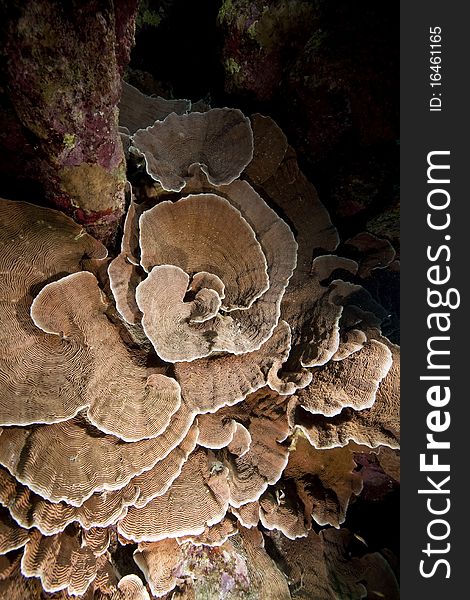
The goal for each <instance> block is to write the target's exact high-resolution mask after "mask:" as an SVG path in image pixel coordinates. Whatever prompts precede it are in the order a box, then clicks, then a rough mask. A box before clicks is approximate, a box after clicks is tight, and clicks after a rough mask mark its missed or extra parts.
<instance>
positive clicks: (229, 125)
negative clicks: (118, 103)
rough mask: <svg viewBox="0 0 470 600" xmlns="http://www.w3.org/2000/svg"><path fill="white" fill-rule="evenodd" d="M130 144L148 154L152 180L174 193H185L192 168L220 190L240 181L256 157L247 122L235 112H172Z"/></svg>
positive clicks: (136, 134) (140, 132)
mask: <svg viewBox="0 0 470 600" xmlns="http://www.w3.org/2000/svg"><path fill="white" fill-rule="evenodd" d="M132 143H133V145H134V146H135V147H136V148H137V149H138V150H139V151H140V152H141V153H142V154H143V155H144V157H145V162H146V165H147V171H148V173H149V175H150V176H151V177H153V178H154V179H155V180H156V181H158V182H159V183H160V184H161V185H162V187H163V189H164V190H167V191H173V192H179V191H181V190H182V189H183V188H184V186H185V184H186V181H187V179H188V177H189V168H190V167H191V166H192V165H195V164H196V165H200V166H201V169H202V170H203V172H204V173H205V174H206V176H207V178H208V180H209V181H210V182H211V183H213V184H214V185H222V184H225V183H230V182H231V181H233V180H234V179H236V178H237V177H238V176H239V175H240V173H241V172H242V171H243V169H244V168H245V167H246V165H247V164H248V163H249V162H250V160H251V159H252V157H253V134H252V130H251V127H250V123H249V120H248V119H247V117H245V116H244V115H243V113H242V112H241V111H239V110H238V109H232V108H214V109H211V110H209V111H206V112H202V113H198V112H193V113H190V114H187V115H181V116H179V115H176V114H174V113H172V114H170V115H168V116H167V117H166V118H165V119H164V120H163V121H156V122H155V123H154V124H153V125H152V126H150V127H147V128H146V129H140V130H138V131H136V133H135V134H134V135H133V138H132Z"/></svg>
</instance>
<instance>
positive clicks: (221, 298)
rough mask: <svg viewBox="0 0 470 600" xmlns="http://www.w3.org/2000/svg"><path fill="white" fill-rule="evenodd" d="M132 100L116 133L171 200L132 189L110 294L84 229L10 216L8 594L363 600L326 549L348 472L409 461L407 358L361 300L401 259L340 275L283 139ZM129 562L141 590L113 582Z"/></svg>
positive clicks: (227, 119) (0, 497)
mask: <svg viewBox="0 0 470 600" xmlns="http://www.w3.org/2000/svg"><path fill="white" fill-rule="evenodd" d="M139 94H140V93H139V92H137V91H136V90H133V89H132V88H131V87H130V86H125V88H124V95H123V99H122V103H121V107H122V108H121V121H122V124H123V125H124V126H126V127H128V130H129V135H130V136H131V140H130V143H132V144H133V147H134V148H137V149H139V151H140V152H141V153H142V154H143V155H144V156H145V162H146V166H147V169H148V172H149V173H150V174H151V175H152V177H153V178H154V179H155V180H156V181H157V182H158V183H156V184H155V188H154V190H153V192H152V193H148V188H146V191H145V198H144V196H143V192H142V190H141V189H140V190H139V186H136V189H134V190H131V189H130V186H129V188H128V199H129V201H130V204H129V210H128V214H127V218H126V221H125V223H124V230H123V239H122V243H121V248H120V253H119V254H118V255H117V256H115V257H114V258H113V260H112V261H111V262H110V264H109V265H108V268H107V273H106V272H105V270H106V261H105V256H106V251H105V249H104V247H103V246H101V244H99V243H98V242H96V241H95V240H93V238H91V237H90V236H88V235H87V234H86V233H84V232H83V231H82V229H81V228H80V227H79V226H77V225H75V224H74V223H73V222H72V221H71V220H70V219H68V218H66V217H64V216H63V215H61V214H60V213H57V212H54V211H51V210H47V209H43V208H39V207H36V206H33V205H30V204H25V203H21V202H9V201H6V200H5V201H1V202H0V219H1V223H2V225H3V228H2V234H1V236H2V237H1V244H2V248H3V251H2V256H1V259H0V260H1V262H2V278H3V285H2V297H1V306H0V309H1V310H0V318H1V319H2V325H3V328H2V342H5V343H4V344H2V349H1V350H0V358H1V365H0V368H1V371H0V373H1V377H2V382H4V393H3V394H2V399H1V404H0V407H1V420H0V424H2V425H3V429H2V430H1V431H0V465H1V467H0V482H1V488H0V504H1V505H2V508H1V527H0V529H1V532H0V533H1V540H0V541H1V545H2V553H3V554H5V557H4V559H2V560H3V562H2V565H1V569H2V572H3V573H4V575H3V577H4V583H1V582H0V590H1V589H2V588H1V586H2V585H3V589H4V590H5V593H10V591H11V590H13V589H17V590H20V591H19V593H20V594H21V593H25V594H28V593H33V594H34V593H36V591H37V590H38V589H41V588H42V589H43V590H44V591H46V592H51V593H57V594H59V593H60V594H61V597H63V598H66V597H67V596H68V595H83V596H84V597H85V598H88V597H90V598H91V597H92V596H93V595H94V596H95V597H96V598H103V599H107V598H110V599H112V600H115V599H116V600H117V599H121V598H122V599H125V598H127V599H132V598H135V599H136V600H137V599H140V600H142V599H146V598H149V597H150V594H153V595H154V596H157V597H159V596H162V595H164V594H165V593H167V592H169V591H171V590H172V589H174V588H175V586H179V587H180V590H181V593H186V592H187V595H188V597H189V595H190V594H191V593H192V592H191V590H193V591H194V590H197V589H199V588H198V586H199V585H201V586H202V585H203V584H202V583H201V579H200V575H197V576H196V575H194V573H196V572H199V571H198V570H197V568H196V569H193V566H192V565H194V564H195V562H197V561H198V560H202V557H203V556H205V558H204V560H206V559H207V560H208V561H209V563H210V564H214V565H218V567H217V568H219V567H220V565H221V564H223V565H225V566H224V569H226V571H224V576H223V577H222V579H221V580H220V581H218V583H217V585H216V587H215V588H212V592H211V593H219V592H220V594H222V591H220V590H229V591H230V590H232V589H234V590H238V591H240V590H241V591H240V593H244V594H248V593H253V594H258V596H256V595H254V596H253V598H254V597H262V598H279V600H281V599H282V600H284V599H285V598H290V597H291V590H292V585H291V590H289V585H288V581H290V582H291V583H292V581H297V579H298V576H299V575H298V571H299V569H301V567H300V566H299V561H300V558H298V552H301V553H302V552H305V553H309V554H312V557H311V560H312V565H313V566H312V569H314V571H315V575H311V576H310V575H309V576H308V577H306V578H305V584H306V585H307V588H308V590H309V593H313V594H317V596H315V597H318V598H319V599H320V598H321V599H322V600H323V598H325V600H326V598H329V597H334V596H333V594H334V593H339V592H338V590H340V591H341V593H345V594H346V593H347V594H349V596H350V597H354V598H355V597H357V598H361V597H364V590H365V588H364V585H363V583H362V581H363V579H364V577H365V576H364V577H363V573H364V572H365V570H364V569H365V567H364V565H363V564H362V563H361V564H359V563H357V564H356V563H355V562H353V561H352V562H351V561H349V559H347V552H346V550H345V547H346V541H345V539H346V538H345V537H344V535H346V534H344V535H343V533H342V532H340V533H338V534H336V533H331V532H330V530H326V531H325V532H324V533H322V534H320V535H317V534H316V533H314V532H313V531H312V527H313V526H314V523H316V524H319V525H321V526H325V525H332V526H333V527H336V528H338V527H340V525H341V524H342V523H343V522H344V520H345V517H346V513H347V509H348V505H349V503H350V502H352V501H354V499H355V498H356V496H358V495H359V494H360V492H361V489H362V478H361V474H360V472H359V471H356V469H355V468H356V462H355V457H356V456H357V455H356V454H355V453H358V452H363V453H364V452H367V451H368V449H367V447H369V448H371V447H372V448H375V447H377V446H389V447H396V446H397V438H398V417H397V409H398V389H397V380H398V366H399V362H398V348H397V347H396V346H394V345H393V344H391V343H390V342H389V341H388V340H387V339H386V338H385V337H383V336H382V335H381V334H380V330H379V327H378V325H379V321H380V319H379V317H377V315H376V314H375V313H374V311H375V312H376V313H380V311H379V310H378V309H377V304H376V303H374V302H373V301H372V299H371V298H370V296H368V295H367V293H366V292H365V291H364V290H363V288H362V287H361V285H360V277H361V276H362V275H364V276H366V275H368V274H369V273H370V271H371V270H372V269H374V268H377V267H382V266H383V265H386V264H387V261H389V260H391V259H392V258H393V256H392V251H391V250H390V247H389V245H387V244H386V243H381V242H380V240H377V239H375V238H374V239H371V238H370V237H368V236H362V237H356V238H355V239H352V240H350V241H349V242H350V243H349V246H351V247H354V248H355V249H356V251H357V252H356V255H355V256H354V258H356V259H358V260H359V257H358V256H357V253H358V252H361V251H363V250H370V252H368V258H367V259H364V260H363V261H362V262H361V261H360V260H359V262H356V261H355V260H352V259H351V258H348V257H344V256H334V255H332V254H331V252H332V251H334V250H335V249H336V247H337V244H338V236H337V233H336V230H335V229H334V227H333V226H332V224H331V221H330V219H329V216H328V213H327V212H326V210H325V209H324V207H323V206H322V205H321V203H320V202H319V200H318V197H317V195H316V192H315V189H314V188H313V186H312V185H311V184H310V183H309V182H308V181H307V179H306V178H305V176H304V175H303V174H302V173H301V171H300V170H299V168H298V165H297V162H296V159H295V155H294V153H293V151H292V149H290V148H289V146H288V144H287V140H286V138H285V136H284V135H283V133H282V132H281V131H280V129H279V128H278V127H277V126H276V125H275V123H274V122H273V121H272V120H271V119H269V118H267V117H262V116H260V115H255V116H254V117H253V118H252V120H251V123H250V121H249V120H248V119H247V118H246V117H244V115H243V114H242V113H241V112H240V111H238V110H233V109H214V110H207V111H206V112H204V113H190V114H184V115H180V116H178V115H176V114H174V113H173V114H170V115H169V116H166V115H165V111H167V110H170V108H176V109H177V110H178V111H180V112H187V111H188V110H189V108H188V106H187V105H186V104H184V103H182V104H177V103H176V104H172V105H171V107H167V106H166V104H165V103H163V102H162V101H161V100H160V99H149V98H145V97H144V96H143V95H139ZM132 98H134V100H136V103H135V106H134V104H133V102H134V101H133V100H132ZM159 111H160V112H159ZM156 118H157V119H163V120H157V121H156V122H155V123H154V122H153V120H154V119H156ZM148 120H151V121H150V122H147V121H148ZM126 123H127V125H126ZM145 127H146V128H147V129H144V128H145ZM139 128H140V129H139ZM137 129H139V130H138V131H136V130H137ZM131 134H133V135H131ZM175 136H176V137H175ZM175 139H176V143H175V142H174V140H175ZM253 143H254V146H253ZM240 175H241V177H240ZM255 188H256V189H255ZM283 217H285V218H286V219H287V220H288V221H289V224H287V223H286V221H285V220H284V218H283ZM290 225H291V226H292V228H291V226H290ZM382 255H383V256H382ZM18 257H19V258H18ZM12 267H13V268H12ZM350 279H354V281H351V280H350ZM364 298H365V299H366V300H367V301H366V302H362V300H363V299H364ZM358 299H361V301H359V300H358ZM113 300H114V302H113ZM350 441H354V442H356V443H358V444H362V445H363V446H361V447H360V448H358V447H357V446H354V447H353V446H352V445H350V444H349V442H350ZM387 456H388V455H387V454H384V455H383V456H382V455H380V454H379V455H378V457H379V458H380V457H381V458H382V459H383V462H384V465H385V464H386V462H387ZM388 458H390V460H389V462H390V464H391V466H390V469H391V470H393V472H394V473H395V471H396V466H397V465H396V461H393V459H392V458H391V457H388ZM356 460H357V458H356ZM387 464H388V463H387ZM384 468H387V467H386V466H384ZM261 528H263V530H264V531H267V532H268V533H269V535H270V536H271V537H272V540H274V542H275V544H276V545H277V547H278V551H279V552H280V554H281V555H282V554H284V553H286V552H288V553H289V557H288V558H287V559H286V562H287V566H288V568H289V569H290V574H289V580H288V579H286V577H285V575H284V574H283V573H282V572H281V571H280V570H279V569H278V568H277V567H276V565H275V564H274V562H273V561H272V560H271V558H270V557H269V556H268V554H267V552H266V549H265V548H264V537H263V533H262V529H261ZM281 536H282V537H281ZM284 538H289V540H290V541H289V542H287V541H285V540H284ZM297 538H300V540H298V539H297ZM282 540H284V541H282ZM136 544H138V545H136ZM290 544H293V545H292V546H291V545H290ZM295 544H297V545H295ZM121 546H122V547H125V548H126V549H127V548H129V552H130V553H133V556H134V560H135V562H136V564H137V565H138V566H139V567H140V569H141V570H142V572H143V574H144V576H145V579H146V581H147V583H148V588H147V587H146V586H145V585H144V584H143V583H142V581H141V580H140V579H138V578H137V577H136V576H135V575H127V576H126V577H124V578H121V579H120V578H119V576H118V575H117V573H118V571H119V569H118V565H117V562H116V560H117V559H116V556H117V555H118V554H119V552H118V550H117V548H118V547H121ZM23 548H24V549H23ZM291 548H298V549H299V550H295V551H294V550H292V551H291ZM18 555H21V559H20V560H21V566H19V561H18ZM129 556H130V554H129ZM380 560H381V559H378V558H374V559H371V563H370V564H373V565H376V564H377V565H379V563H380ZM211 561H212V562H211ZM379 566H380V565H379ZM20 568H21V573H22V575H20V571H19V569H20ZM214 568H215V567H214ZM371 568H372V567H370V568H369V571H368V572H369V577H370V580H371V581H372V580H373V577H372V575H370V573H371V570H370V569H371ZM380 568H384V569H385V567H383V565H382V566H380ZM209 570H210V569H209ZM332 573H338V574H339V579H338V580H337V581H336V580H334V578H333V575H332ZM21 577H22V578H23V579H21ZM198 577H199V583H198ZM224 577H225V578H224ZM303 577H304V575H303V574H302V573H301V574H300V579H301V581H304V580H303ZM24 578H26V580H25V581H26V583H25V581H23V580H24ZM36 579H37V581H36ZM366 579H367V578H366ZM19 581H22V583H21V584H19V583H18V582H19ZM5 582H6V583H5ZM272 582H274V583H272ZM389 583H390V585H391V586H392V587H393V578H391V577H389ZM211 585H212V584H211ZM214 585H215V584H214ZM373 585H374V586H375V585H376V581H375V580H374V582H373ZM15 586H16V587H15ZM217 586H219V587H217ZM338 586H339V587H338ZM201 589H202V588H201ZM214 589H218V590H219V592H214ZM183 590H186V592H184V591H183ZM249 590H251V591H249ZM201 593H202V592H201ZM223 593H224V594H225V593H226V591H224V592H223ZM234 593H235V592H234ZM237 593H238V592H237ZM318 594H320V595H318ZM349 596H348V597H349ZM221 597H222V596H221ZM223 597H225V596H223ZM234 597H238V596H234ZM247 597H248V596H247ZM250 597H251V596H250ZM292 597H299V598H300V597H302V595H295V594H294V593H293V595H292Z"/></svg>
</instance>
